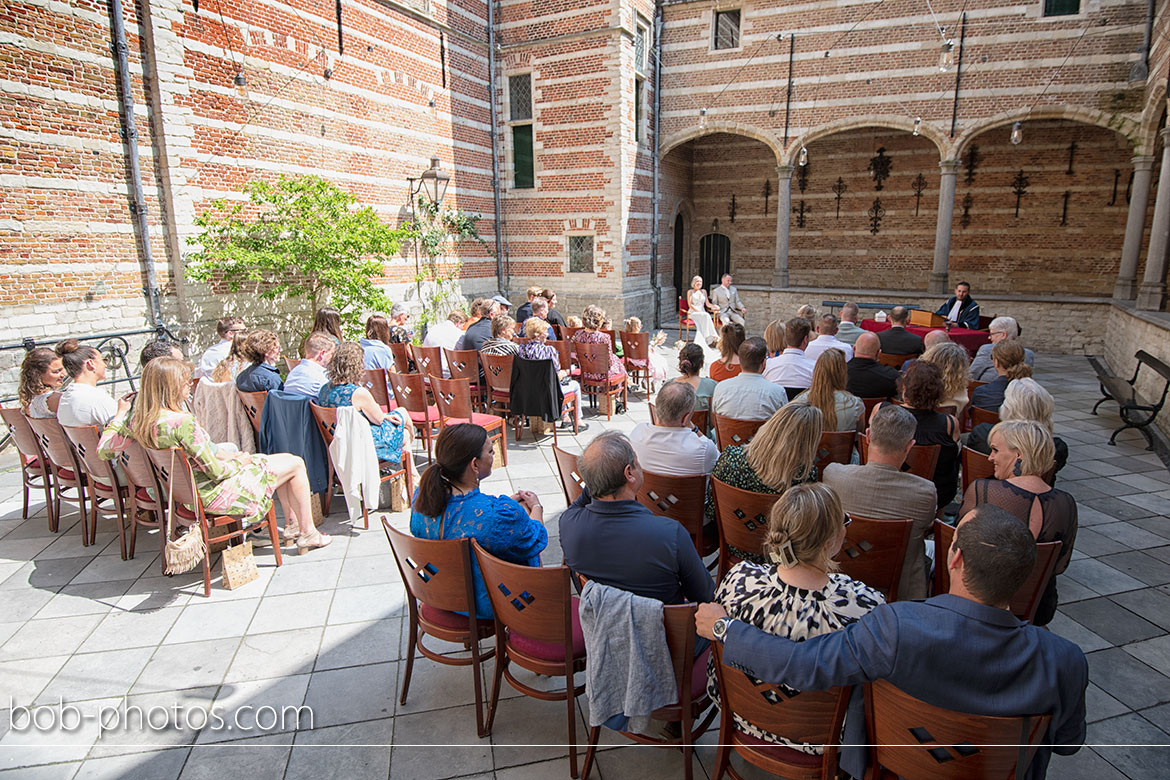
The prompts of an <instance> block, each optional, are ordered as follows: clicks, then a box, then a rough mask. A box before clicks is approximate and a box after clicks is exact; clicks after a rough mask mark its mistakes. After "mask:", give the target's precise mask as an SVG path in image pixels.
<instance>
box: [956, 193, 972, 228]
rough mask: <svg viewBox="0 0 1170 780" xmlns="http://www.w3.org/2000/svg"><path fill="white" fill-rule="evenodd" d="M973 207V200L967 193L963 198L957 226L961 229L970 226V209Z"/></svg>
mask: <svg viewBox="0 0 1170 780" xmlns="http://www.w3.org/2000/svg"><path fill="white" fill-rule="evenodd" d="M974 205H975V198H974V197H973V196H972V195H971V193H969V192H968V193H967V194H966V195H964V196H963V213H962V215H961V216H960V217H959V225H960V226H961V227H967V226H968V225H970V224H971V207H972V206H974Z"/></svg>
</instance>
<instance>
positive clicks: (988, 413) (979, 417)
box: [967, 405, 999, 428]
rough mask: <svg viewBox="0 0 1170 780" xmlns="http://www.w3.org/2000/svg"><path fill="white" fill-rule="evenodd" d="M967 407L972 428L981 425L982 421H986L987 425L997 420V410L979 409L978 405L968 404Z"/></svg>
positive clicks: (993, 423)
mask: <svg viewBox="0 0 1170 780" xmlns="http://www.w3.org/2000/svg"><path fill="white" fill-rule="evenodd" d="M967 408H968V409H969V410H970V411H969V412H968V414H969V415H970V417H971V427H972V428H974V427H975V426H976V425H982V424H983V423H987V424H988V425H995V424H996V423H998V422H999V412H997V411H993V410H991V409H980V408H979V407H978V406H970V405H968V406H967Z"/></svg>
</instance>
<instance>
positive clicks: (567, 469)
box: [553, 444, 585, 504]
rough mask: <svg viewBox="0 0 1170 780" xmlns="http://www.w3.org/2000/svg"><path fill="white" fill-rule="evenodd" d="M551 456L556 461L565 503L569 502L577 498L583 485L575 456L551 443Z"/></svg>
mask: <svg viewBox="0 0 1170 780" xmlns="http://www.w3.org/2000/svg"><path fill="white" fill-rule="evenodd" d="M553 457H554V458H556V461H557V473H558V474H559V475H560V477H561V490H562V491H563V492H564V494H565V503H566V504H571V503H573V502H574V501H576V500H577V497H578V496H580V495H581V492H582V490H583V489H584V487H585V481H584V480H583V479H581V474H580V473H579V472H578V471H577V456H576V455H574V454H573V453H571V452H565V451H564V450H562V449H561V448H560V447H558V446H557V445H555V444H554V445H553Z"/></svg>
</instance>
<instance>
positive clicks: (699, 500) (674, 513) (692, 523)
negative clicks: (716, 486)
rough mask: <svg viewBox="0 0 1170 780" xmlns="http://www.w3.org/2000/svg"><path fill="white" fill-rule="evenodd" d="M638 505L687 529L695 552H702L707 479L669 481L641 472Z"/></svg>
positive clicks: (685, 478)
mask: <svg viewBox="0 0 1170 780" xmlns="http://www.w3.org/2000/svg"><path fill="white" fill-rule="evenodd" d="M642 474H643V481H642V488H641V489H640V490H639V491H638V496H637V499H638V503H640V504H641V505H642V506H644V507H646V508H647V509H649V510H650V511H651V512H653V513H654V514H656V515H660V516H662V517H669V518H671V519H672V520H677V521H678V522H679V523H681V524H682V526H683V528H685V529H687V533H689V534H690V535H691V540H692V541H693V542H694V543H695V549H696V550H699V551H700V554H701V552H702V549H701V547H702V545H701V541H702V538H703V502H704V500H705V499H706V496H707V477H706V475H705V474H700V475H698V476H694V477H672V476H667V475H666V474H655V473H653V472H650V471H643V472H642Z"/></svg>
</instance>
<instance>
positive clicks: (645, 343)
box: [618, 330, 654, 393]
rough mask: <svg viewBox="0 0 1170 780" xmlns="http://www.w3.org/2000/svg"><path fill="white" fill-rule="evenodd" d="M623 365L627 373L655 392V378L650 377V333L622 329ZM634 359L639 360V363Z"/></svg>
mask: <svg viewBox="0 0 1170 780" xmlns="http://www.w3.org/2000/svg"><path fill="white" fill-rule="evenodd" d="M618 336H619V337H620V338H621V340H622V365H624V366H625V367H626V374H628V375H629V376H630V378H631V379H632V380H633V381H635V382H641V383H642V387H644V388H645V389H646V390H647V391H648V392H651V393H653V392H654V380H653V379H652V378H651V377H650V334H649V333H645V332H642V333H627V332H626V331H624V330H623V331H621V332H620V333H619V334H618ZM634 361H639V362H640V363H641V365H638V364H637V363H635V362H634Z"/></svg>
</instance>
